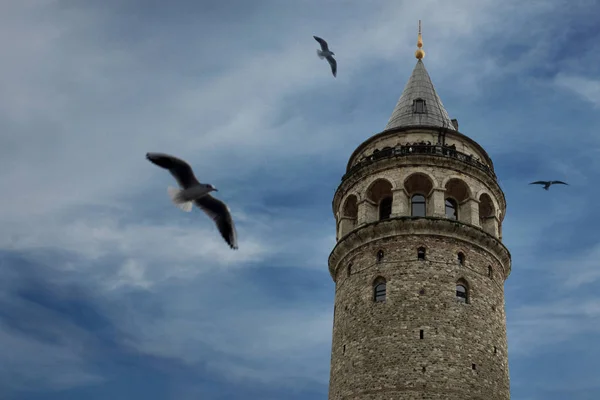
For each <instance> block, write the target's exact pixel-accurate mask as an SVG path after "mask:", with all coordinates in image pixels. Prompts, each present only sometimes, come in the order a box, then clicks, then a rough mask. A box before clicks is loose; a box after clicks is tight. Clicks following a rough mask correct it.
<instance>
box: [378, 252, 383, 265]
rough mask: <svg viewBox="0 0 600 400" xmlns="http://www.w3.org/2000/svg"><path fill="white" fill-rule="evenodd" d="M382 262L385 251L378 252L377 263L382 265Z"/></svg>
mask: <svg viewBox="0 0 600 400" xmlns="http://www.w3.org/2000/svg"><path fill="white" fill-rule="evenodd" d="M381 261H383V250H379V251H378V252H377V262H378V263H380V262H381Z"/></svg>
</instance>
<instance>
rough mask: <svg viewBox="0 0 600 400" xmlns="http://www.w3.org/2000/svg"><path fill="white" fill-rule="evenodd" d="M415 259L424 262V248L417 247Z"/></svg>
mask: <svg viewBox="0 0 600 400" xmlns="http://www.w3.org/2000/svg"><path fill="white" fill-rule="evenodd" d="M417 259H419V260H425V247H419V248H418V249H417Z"/></svg>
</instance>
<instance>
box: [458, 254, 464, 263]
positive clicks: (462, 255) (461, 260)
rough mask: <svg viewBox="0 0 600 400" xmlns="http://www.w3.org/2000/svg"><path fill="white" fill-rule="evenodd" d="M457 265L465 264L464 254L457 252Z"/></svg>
mask: <svg viewBox="0 0 600 400" xmlns="http://www.w3.org/2000/svg"><path fill="white" fill-rule="evenodd" d="M458 265H465V255H464V254H463V253H458Z"/></svg>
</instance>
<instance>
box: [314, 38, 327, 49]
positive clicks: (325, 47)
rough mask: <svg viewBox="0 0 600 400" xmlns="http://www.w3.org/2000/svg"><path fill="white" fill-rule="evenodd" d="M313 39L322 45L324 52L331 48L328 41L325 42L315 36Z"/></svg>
mask: <svg viewBox="0 0 600 400" xmlns="http://www.w3.org/2000/svg"><path fill="white" fill-rule="evenodd" d="M313 37H314V38H315V40H316V41H317V42H319V44H320V45H321V50H323V51H329V46H327V42H326V41H324V40H323V39H321V38H320V37H318V36H313Z"/></svg>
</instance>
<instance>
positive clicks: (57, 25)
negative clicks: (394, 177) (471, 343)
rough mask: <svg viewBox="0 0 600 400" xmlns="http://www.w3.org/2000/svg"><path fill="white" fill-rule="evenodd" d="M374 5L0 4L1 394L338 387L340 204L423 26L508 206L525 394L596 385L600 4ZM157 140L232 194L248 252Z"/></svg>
mask: <svg viewBox="0 0 600 400" xmlns="http://www.w3.org/2000/svg"><path fill="white" fill-rule="evenodd" d="M358 3H360V2H358ZM363 3H364V4H363ZM363 3H360V4H357V2H351V1H342V0H339V1H338V0H327V1H312V0H310V1H309V0H306V1H296V2H284V1H279V0H256V1H252V2H249V1H245V0H233V1H191V0H173V1H170V2H160V1H153V0H147V1H142V0H119V1H117V0H105V1H84V0H80V1H72V0H71V1H59V0H21V1H5V2H1V3H0V49H1V51H2V62H0V93H1V95H0V191H1V192H2V193H3V196H1V197H0V227H1V229H0V349H2V350H1V351H0V397H1V398H2V399H10V400H12V399H18V400H52V399H61V400H62V399H82V398H85V399H90V400H95V399H108V398H110V399H115V400H120V399H132V398H145V399H177V400H187V399H199V398H202V399H215V400H218V399H233V400H235V399H249V398H260V399H267V400H269V399H273V400H279V399H284V398H285V399H289V400H295V399H302V400H312V399H315V400H316V399H325V398H326V397H327V385H328V379H329V361H330V349H331V329H332V316H333V315H332V312H333V294H334V292H333V291H334V285H333V282H332V280H331V278H330V276H329V273H328V271H327V257H328V255H329V252H330V251H331V249H332V248H333V246H334V244H335V221H334V218H333V214H332V211H331V200H332V197H333V193H334V190H335V189H336V187H337V185H338V184H339V182H340V178H341V176H342V175H343V173H344V168H345V166H346V163H347V160H348V157H349V156H350V154H351V153H352V151H353V150H354V149H355V148H356V146H358V145H359V144H360V143H361V142H362V141H363V140H365V139H367V138H368V137H369V136H371V135H373V134H375V133H378V132H380V131H381V130H383V128H384V126H385V124H386V123H387V120H388V118H389V116H390V114H391V112H392V110H393V108H394V105H395V104H396V101H397V100H398V97H399V96H400V94H401V92H402V89H403V88H404V85H405V83H406V80H407V79H408V77H409V76H410V73H411V71H412V69H413V67H414V65H415V62H416V60H415V58H414V55H413V54H414V50H415V43H416V27H417V21H418V20H419V19H421V20H422V21H423V39H424V49H425V51H426V53H427V55H426V57H425V59H424V62H425V65H426V68H427V69H428V71H429V74H430V75H431V77H432V80H433V82H434V85H435V86H436V89H437V91H438V94H439V95H440V97H441V98H442V100H443V102H444V105H445V106H446V109H447V110H448V112H449V114H450V116H451V118H457V119H458V121H459V123H460V131H461V132H463V133H465V134H466V135H468V136H470V137H472V138H473V139H475V140H476V141H478V142H479V143H480V144H481V145H482V146H483V147H484V148H485V149H486V150H487V151H488V153H489V154H490V156H491V157H492V159H493V161H494V165H495V169H496V173H497V175H498V177H499V180H500V183H501V186H502V188H503V190H504V191H505V194H506V198H507V202H508V208H507V216H506V219H505V220H504V226H503V236H504V242H505V244H506V245H507V247H508V248H509V250H510V251H511V253H512V258H513V266H512V274H511V276H510V277H509V279H508V281H507V283H506V307H507V319H508V336H509V337H508V340H509V360H510V374H511V391H512V398H513V399H515V400H563V399H567V398H568V399H571V400H584V399H597V398H599V397H600V380H599V379H598V377H597V371H598V369H600V361H599V359H600V346H599V345H598V339H597V338H598V336H599V335H600V295H599V293H600V265H599V262H598V260H599V259H600V235H599V234H598V233H597V232H598V229H597V228H596V226H597V224H598V223H600V208H599V207H598V206H597V199H598V196H600V189H598V186H597V185H593V182H596V181H597V180H598V179H600V134H599V132H600V114H599V110H600V28H598V25H597V22H596V21H597V15H599V13H600V5H599V4H598V3H597V2H596V1H574V0H573V1H559V0H545V1H529V2H521V1H516V0H505V1H502V2H498V1H488V0H478V1H463V0H457V1H453V2H447V1H442V0H440V1H433V0H430V1H427V0H422V1H419V2H413V1H398V0H389V1H388V0H378V1H374V2H363ZM312 35H318V36H321V37H323V38H326V40H328V42H329V43H330V45H331V48H332V49H333V51H334V52H335V53H336V56H337V57H336V58H337V60H338V65H339V68H338V77H337V79H334V78H333V77H332V76H331V73H330V70H329V67H328V65H327V64H326V63H325V62H324V61H322V60H319V59H318V58H317V56H316V54H315V50H316V48H317V47H318V45H317V43H316V42H315V41H314V40H313V38H312ZM148 151H161V152H167V153H172V154H175V155H177V156H179V157H182V158H184V159H186V160H188V161H189V162H190V163H191V164H192V166H193V167H194V169H195V170H196V171H197V173H198V175H199V178H200V179H201V180H202V181H205V182H210V183H212V184H214V185H215V186H217V187H218V188H219V192H218V194H217V195H218V197H219V198H221V199H223V200H224V201H226V202H227V203H228V204H229V206H230V208H231V210H232V212H233V216H234V218H235V220H236V223H237V227H238V233H239V245H240V249H239V250H238V251H232V250H230V249H229V248H228V247H227V245H226V244H225V243H224V242H223V241H222V239H221V238H220V236H219V235H218V233H217V231H216V229H215V227H214V226H213V225H212V222H211V221H210V220H209V219H208V218H206V216H204V215H203V214H202V213H201V212H199V211H197V210H195V211H194V213H192V214H191V215H190V214H186V213H182V212H181V211H180V210H178V209H177V208H175V207H174V206H173V205H172V204H171V203H170V202H169V199H168V197H167V194H166V188H167V186H169V185H172V184H173V180H172V178H171V177H170V176H169V175H168V174H167V173H166V172H165V171H161V170H159V169H158V168H157V167H155V166H153V165H151V164H150V163H149V162H148V161H147V160H145V158H144V155H145V153H146V152H148ZM539 179H562V180H565V181H567V182H569V183H570V186H558V187H553V188H551V190H550V191H549V192H545V191H544V190H542V189H541V188H540V187H537V186H529V185H528V184H527V183H528V182H531V181H532V180H539Z"/></svg>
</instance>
